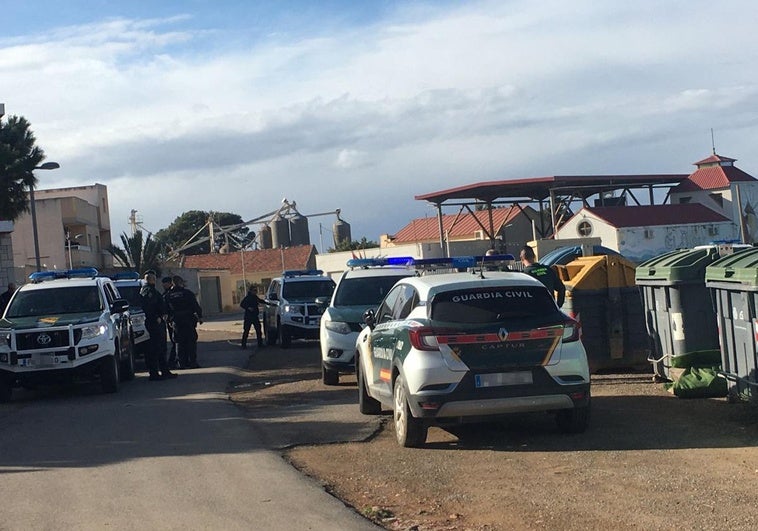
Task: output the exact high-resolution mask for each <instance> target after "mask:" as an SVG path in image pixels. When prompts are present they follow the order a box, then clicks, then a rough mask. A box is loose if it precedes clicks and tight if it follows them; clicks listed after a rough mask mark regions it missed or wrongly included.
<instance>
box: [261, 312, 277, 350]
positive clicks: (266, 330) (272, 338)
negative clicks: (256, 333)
mask: <svg viewBox="0 0 758 531" xmlns="http://www.w3.org/2000/svg"><path fill="white" fill-rule="evenodd" d="M263 335H264V336H266V344H267V345H268V346H269V347H271V346H273V345H276V329H271V327H269V325H268V319H267V318H266V317H264V318H263Z"/></svg>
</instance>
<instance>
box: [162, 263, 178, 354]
mask: <svg viewBox="0 0 758 531" xmlns="http://www.w3.org/2000/svg"><path fill="white" fill-rule="evenodd" d="M161 284H163V303H164V304H165V305H166V311H170V309H169V305H168V293H169V291H171V288H172V287H173V286H174V284H173V280H172V278H171V277H163V278H162V279H161ZM166 337H167V339H168V340H170V341H171V350H169V351H168V357H167V362H168V367H169V369H176V368H178V365H177V362H176V341H175V340H174V323H173V321H172V319H171V315H167V316H166ZM165 350H166V347H165V342H164V351H165Z"/></svg>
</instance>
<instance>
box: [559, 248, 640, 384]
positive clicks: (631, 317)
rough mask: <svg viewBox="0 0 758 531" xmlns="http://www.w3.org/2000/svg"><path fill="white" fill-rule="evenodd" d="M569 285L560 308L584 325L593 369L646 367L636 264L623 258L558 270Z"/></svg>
mask: <svg viewBox="0 0 758 531" xmlns="http://www.w3.org/2000/svg"><path fill="white" fill-rule="evenodd" d="M554 267H555V268H556V270H557V271H558V274H559V276H560V277H561V280H563V283H564V284H565V285H566V301H565V302H564V304H563V308H562V310H563V311H564V312H566V313H567V314H568V315H570V316H571V317H573V318H574V319H576V320H578V321H579V322H580V323H581V326H582V328H581V330H582V343H583V344H584V348H585V350H586V351H587V359H588V361H589V365H590V371H592V372H598V371H603V370H611V369H630V368H640V367H644V366H646V365H647V357H648V351H649V348H648V343H647V338H646V334H645V322H644V313H643V311H642V302H641V299H640V294H639V288H637V286H636V285H635V284H634V268H635V264H634V262H632V261H631V260H629V259H627V258H624V257H623V256H621V255H604V256H585V257H580V258H577V259H576V260H573V261H572V262H569V263H568V264H566V265H564V266H554Z"/></svg>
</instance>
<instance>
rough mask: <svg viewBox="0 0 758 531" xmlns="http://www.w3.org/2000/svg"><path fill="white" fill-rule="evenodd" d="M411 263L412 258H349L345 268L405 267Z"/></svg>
mask: <svg viewBox="0 0 758 531" xmlns="http://www.w3.org/2000/svg"><path fill="white" fill-rule="evenodd" d="M412 263H413V257H412V256H387V257H383V258H351V259H350V260H348V261H347V267H382V266H393V265H394V266H407V265H409V264H412Z"/></svg>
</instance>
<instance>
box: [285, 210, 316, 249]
mask: <svg viewBox="0 0 758 531" xmlns="http://www.w3.org/2000/svg"><path fill="white" fill-rule="evenodd" d="M289 222H290V244H291V245H310V243H311V236H310V234H309V232H308V218H306V217H305V216H303V215H301V214H300V213H298V212H295V215H294V216H292V217H291V218H290V219H289Z"/></svg>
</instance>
